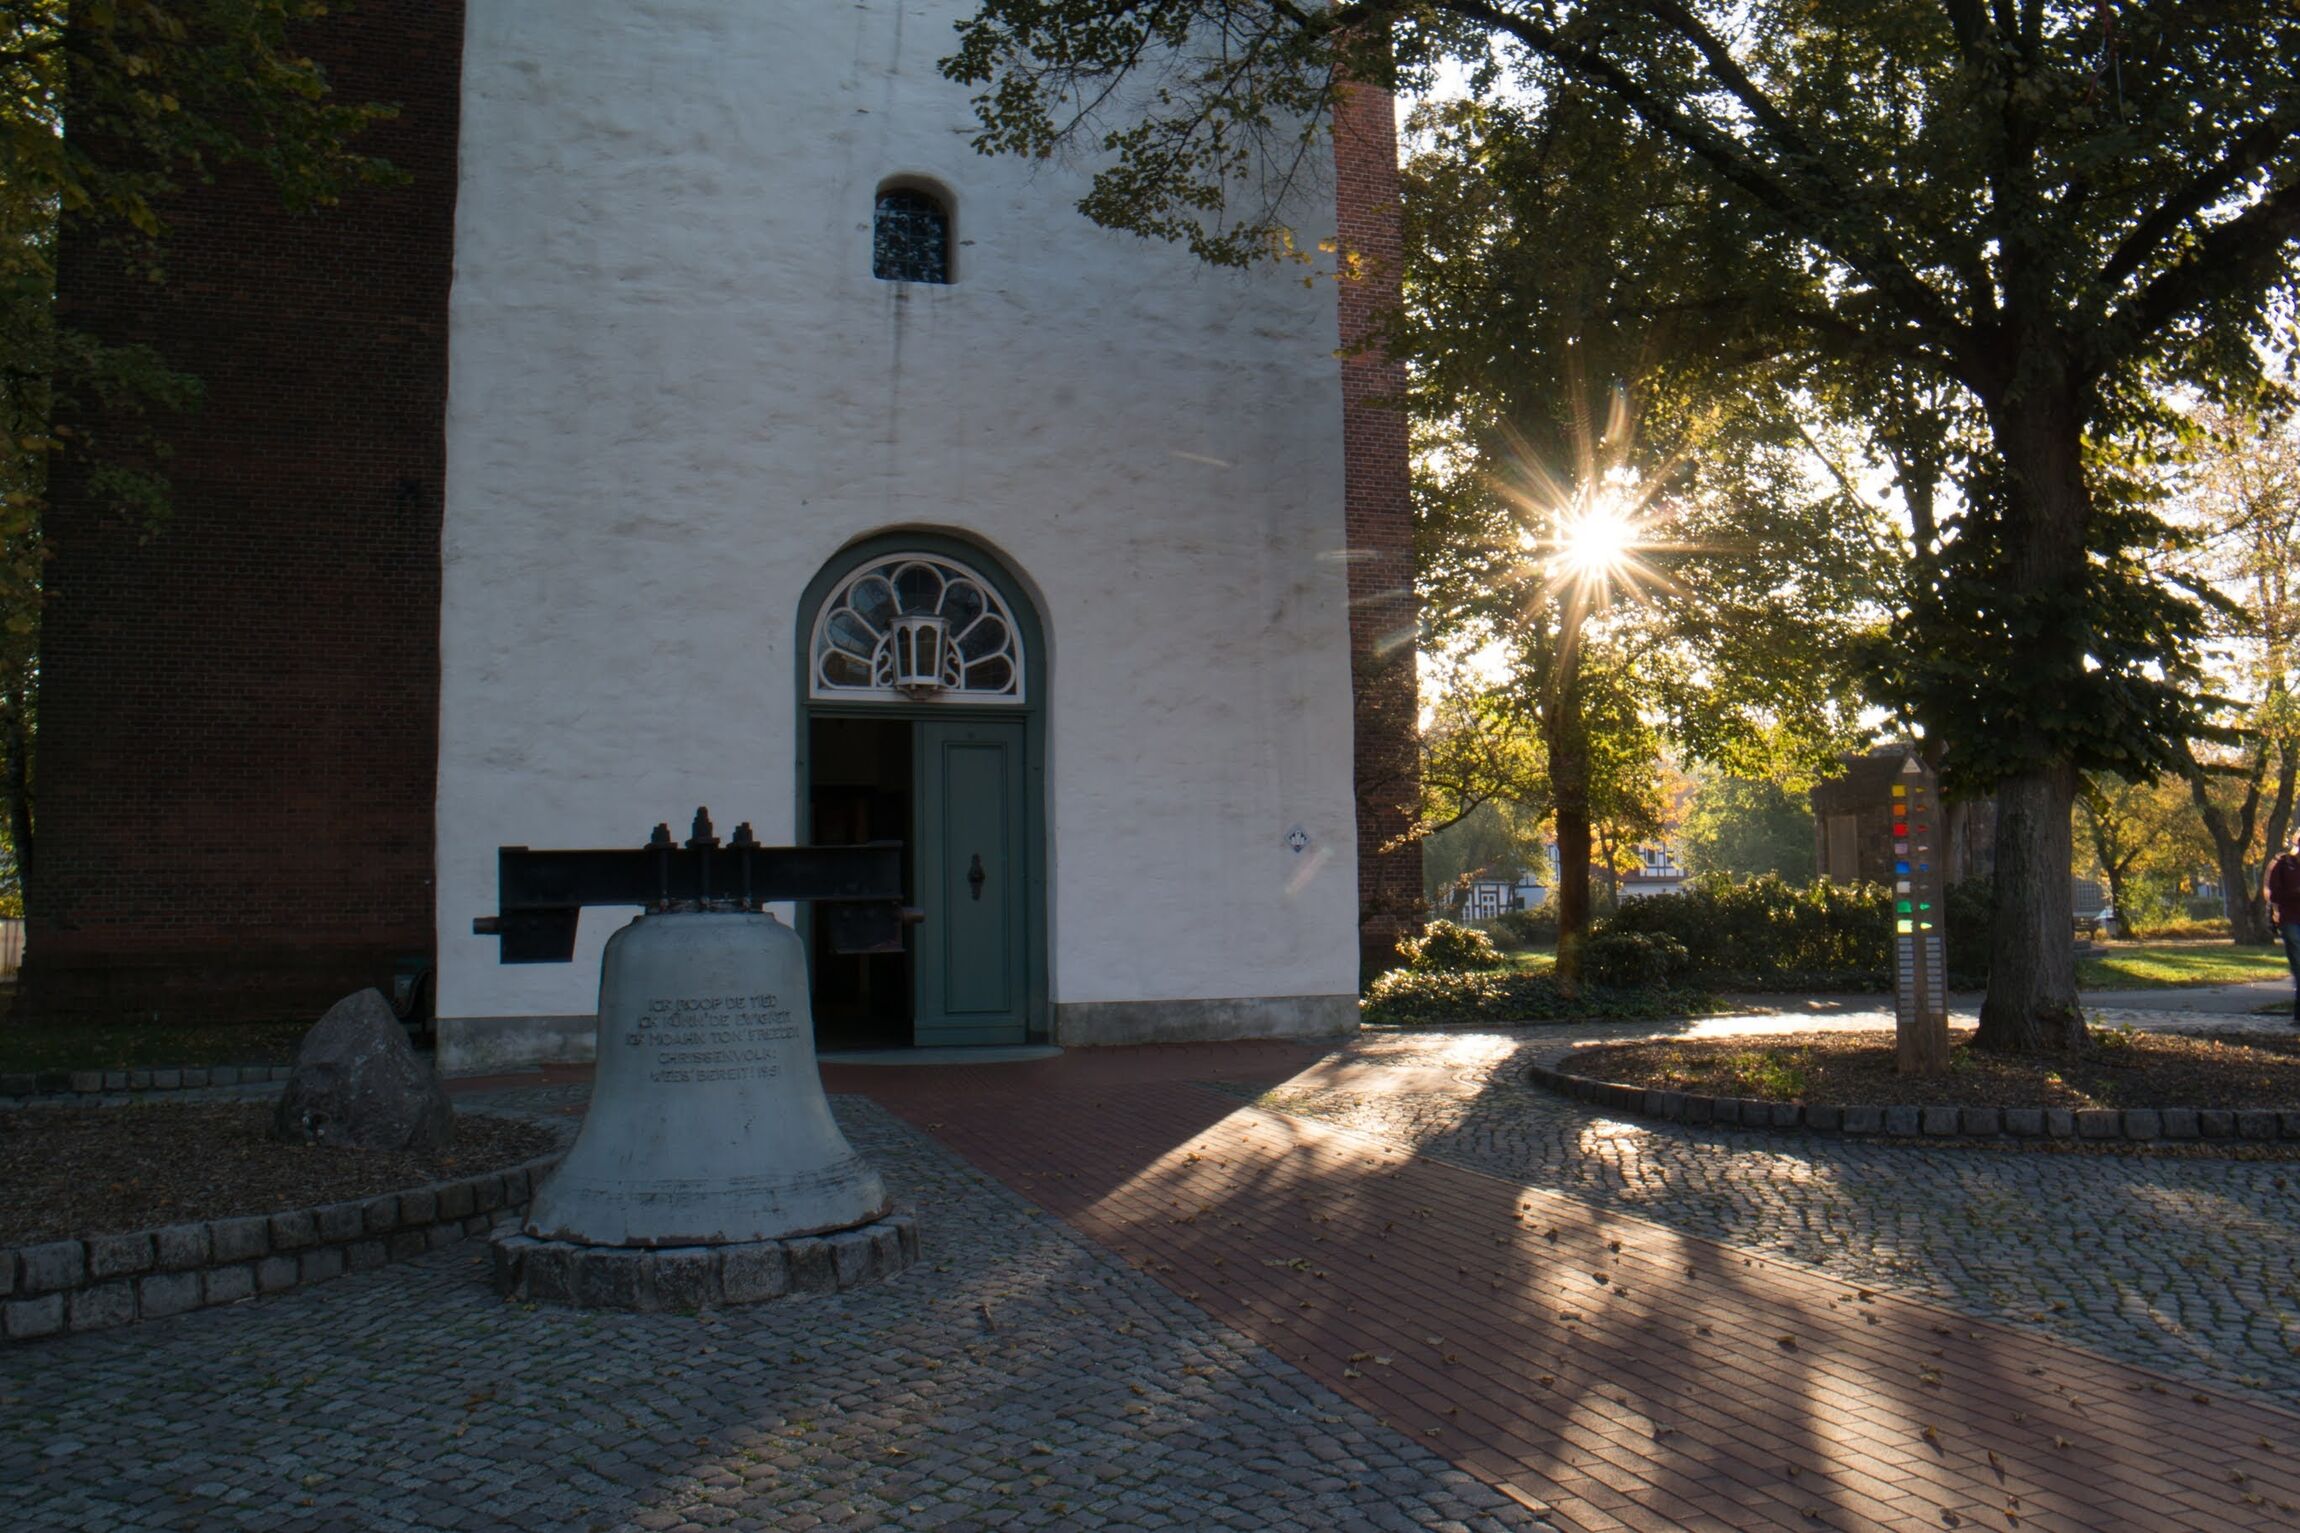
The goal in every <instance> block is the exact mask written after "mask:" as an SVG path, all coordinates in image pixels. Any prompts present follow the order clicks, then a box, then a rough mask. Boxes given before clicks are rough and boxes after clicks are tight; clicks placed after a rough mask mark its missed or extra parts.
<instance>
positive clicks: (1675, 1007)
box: [1360, 969, 1709, 1027]
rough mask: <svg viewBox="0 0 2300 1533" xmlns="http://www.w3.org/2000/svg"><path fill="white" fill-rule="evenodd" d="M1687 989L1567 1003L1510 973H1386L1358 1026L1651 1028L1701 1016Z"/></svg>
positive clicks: (1550, 987) (1592, 990) (1587, 995)
mask: <svg viewBox="0 0 2300 1533" xmlns="http://www.w3.org/2000/svg"><path fill="white" fill-rule="evenodd" d="M1708 1005H1709V998H1708V996H1706V995H1704V994H1702V993H1701V992H1699V991H1695V990H1686V989H1681V988H1666V987H1659V986H1654V987H1648V988H1645V989H1640V990H1618V989H1613V988H1610V987H1607V986H1603V985H1587V986H1584V987H1583V989H1582V992H1581V995H1580V997H1579V998H1578V999H1574V1000H1568V999H1567V998H1566V997H1565V994H1564V992H1562V991H1560V990H1559V989H1558V988H1557V981H1556V980H1554V979H1552V978H1551V977H1550V976H1549V975H1547V974H1527V973H1524V972H1522V971H1519V970H1513V969H1484V970H1468V971H1463V972H1457V973H1440V972H1433V971H1429V970H1415V969H1392V970H1390V971H1389V972H1388V973H1387V974H1384V975H1382V976H1381V977H1380V978H1378V979H1376V980H1375V981H1374V982H1373V983H1372V984H1371V985H1369V986H1367V987H1366V997H1365V1004H1364V1006H1363V1008H1362V1010H1361V1012H1360V1015H1361V1016H1362V1017H1363V1019H1364V1020H1365V1021H1367V1022H1369V1023H1371V1024H1373V1025H1375V1026H1377V1027H1412V1026H1423V1025H1428V1024H1431V1023H1442V1022H1473V1023H1474V1022H1483V1023H1487V1024H1489V1025H1490V1024H1499V1023H1509V1022H1651V1021H1658V1020H1660V1019H1662V1018H1665V1017H1682V1016H1686V1015H1689V1014H1698V1013H1700V1012H1702V1011H1705V1010H1707V1009H1708Z"/></svg>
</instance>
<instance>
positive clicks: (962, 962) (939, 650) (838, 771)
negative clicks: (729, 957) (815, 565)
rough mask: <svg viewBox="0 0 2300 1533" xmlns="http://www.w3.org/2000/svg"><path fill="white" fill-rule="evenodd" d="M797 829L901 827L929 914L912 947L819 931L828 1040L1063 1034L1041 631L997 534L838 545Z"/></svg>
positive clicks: (825, 593)
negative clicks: (1056, 1017) (842, 944)
mask: <svg viewBox="0 0 2300 1533" xmlns="http://www.w3.org/2000/svg"><path fill="white" fill-rule="evenodd" d="M798 658H799V667H800V674H799V687H798V699H799V719H798V729H797V740H798V793H799V803H798V812H799V826H800V839H801V840H803V841H805V842H807V843H809V844H812V845H817V846H836V845H850V844H852V843H855V842H858V841H886V840H899V841H901V842H902V843H903V845H904V848H905V859H904V860H905V875H904V876H905V894H906V899H907V901H908V903H910V904H912V905H915V906H917V907H918V908H919V909H920V910H922V911H923V912H924V913H925V920H924V921H923V922H921V923H920V924H918V925H916V926H913V927H910V928H908V929H907V934H906V936H905V938H904V945H903V951H902V952H900V953H869V954H843V953H836V952H833V951H831V950H830V947H829V945H828V944H827V943H826V942H825V941H823V940H822V939H821V937H820V936H819V935H817V934H814V933H811V932H810V933H809V946H810V951H811V953H812V956H813V963H814V976H813V979H814V1009H815V1037H816V1042H817V1045H818V1047H820V1048H824V1049H853V1048H887V1047H896V1046H901V1045H906V1044H917V1045H920V1046H939V1045H957V1044H1019V1043H1031V1042H1044V1041H1046V1039H1047V1038H1048V1036H1049V1027H1048V1020H1047V1019H1048V1015H1049V1008H1048V1005H1047V986H1046V875H1045V870H1046V834H1045V825H1046V814H1045V777H1046V773H1045V759H1046V749H1045V719H1046V708H1045V698H1046V692H1047V687H1046V665H1047V657H1046V645H1045V639H1044V633H1043V630H1042V628H1041V626H1040V623H1039V619H1038V615H1037V611H1036V609H1035V608H1034V607H1033V606H1032V605H1031V603H1030V601H1029V599H1028V597H1027V595H1026V593H1025V592H1024V591H1023V589H1022V587H1021V585H1020V583H1019V582H1018V581H1016V580H1015V578H1014V577H1013V575H1012V573H1011V572H1010V571H1008V570H1007V569H1006V568H1005V567H1004V566H1003V565H1001V564H1000V563H999V562H998V561H997V560H996V559H995V558H993V557H991V555H990V554H989V553H988V551H987V550H984V549H982V548H979V547H976V546H974V545H972V544H969V543H965V542H962V541H961V540H959V539H956V538H951V537H944V536H938V535H932V534H927V533H902V534H890V535H884V536H880V537H874V538H871V539H868V540H866V541H864V542H861V543H857V544H854V545H852V546H850V547H848V548H847V549H845V550H844V551H842V552H841V553H840V554H839V556H838V557H837V558H836V559H833V560H832V561H831V562H830V563H829V564H828V565H826V566H825V567H824V568H823V570H822V572H821V573H820V574H818V575H817V576H816V577H815V579H814V580H813V581H812V582H811V583H810V584H809V585H808V587H807V591H806V595H805V597H804V598H803V600H802V601H801V603H800V606H799V634H798Z"/></svg>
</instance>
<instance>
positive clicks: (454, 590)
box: [436, 0, 1402, 1072]
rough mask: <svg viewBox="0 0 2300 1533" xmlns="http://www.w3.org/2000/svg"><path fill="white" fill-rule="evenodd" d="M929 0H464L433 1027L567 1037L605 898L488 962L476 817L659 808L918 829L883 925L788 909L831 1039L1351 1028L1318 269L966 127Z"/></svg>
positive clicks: (1329, 381)
mask: <svg viewBox="0 0 2300 1533" xmlns="http://www.w3.org/2000/svg"><path fill="white" fill-rule="evenodd" d="M969 9H970V6H969V5H968V4H967V3H966V0H908V3H897V0H871V3H866V4H849V5H837V6H832V5H817V4H808V5H772V6H770V5H761V4H756V3H751V0H471V3H470V5H469V6H468V9H467V13H466V30H465V36H464V52H463V67H462V122H461V140H460V184H459V188H458V200H457V208H456V216H455V249H454V275H453V287H452V295H451V300H450V331H449V385H448V404H447V429H446V442H447V470H446V478H445V490H444V498H445V509H444V525H443V531H442V537H441V557H442V580H443V584H442V594H441V617H440V675H441V684H440V713H439V770H438V798H437V819H436V827H437V828H436V835H437V847H438V865H437V877H438V884H437V900H436V911H437V926H438V936H437V943H438V946H437V966H438V967H437V1013H438V1019H439V1032H440V1039H441V1063H442V1066H443V1067H444V1068H446V1069H447V1070H449V1071H450V1072H455V1071H471V1070H478V1069H485V1068H490V1067H494V1066H499V1065H506V1064H513V1063H528V1062H533V1061H537V1060H544V1059H574V1058H582V1057H587V1054H588V1049H589V1038H590V1027H591V1022H590V1014H591V1012H592V1009H593V1002H594V995H593V987H594V976H595V974H596V972H597V959H598V956H599V951H600V946H601V944H602V943H603V942H604V941H605V938H606V937H607V935H608V933H609V931H610V930H611V929H612V928H613V927H614V926H616V925H619V924H620V922H621V919H622V918H621V917H620V916H618V915H616V914H615V913H613V912H600V911H592V912H588V913H586V916H585V920H584V927H583V931H582V937H581V941H580V943H579V945H578V949H577V954H576V961H575V962H574V963H573V964H572V965H567V966H560V965H544V966H535V967H509V966H502V965H499V964H498V963H497V961H496V943H495V942H494V941H492V940H490V939H486V938H480V937H474V936H473V935H471V920H472V917H473V916H475V915H479V914H482V913H486V912H489V911H492V910H493V909H494V908H495V900H496V889H495V848H496V847H497V846H498V845H500V844H528V845H536V846H591V845H626V844H635V843H636V842H638V841H640V840H642V839H644V837H645V835H646V832H647V830H648V828H649V827H650V826H651V825H652V824H653V823H654V822H655V821H657V820H665V819H667V820H671V821H673V822H674V824H680V823H683V820H682V816H684V815H685V814H687V813H689V812H691V811H692V810H693V808H694V807H695V806H696V805H698V804H707V805H709V806H710V808H711V810H712V811H713V813H714V815H715V816H717V817H718V819H719V821H720V822H721V824H722V826H731V825H732V824H733V823H734V822H735V821H737V820H739V819H747V820H749V821H751V822H752V824H753V826H754V827H755V829H756V832H757V834H758V836H759V838H760V839H761V840H763V841H766V842H769V843H794V842H797V843H807V842H814V843H831V842H841V841H850V840H859V839H874V838H899V839H901V840H902V841H903V842H904V843H906V845H907V846H908V847H909V848H910V849H911V851H910V861H911V878H912V896H911V899H912V903H914V904H916V905H918V906H920V907H921V908H922V909H923V910H924V911H925V913H926V919H925V921H924V923H923V925H921V926H920V927H918V928H916V929H915V931H914V936H913V943H914V946H913V950H912V951H911V952H909V953H906V954H903V955H888V956H880V957H873V958H867V959H865V958H852V957H839V956H837V955H833V954H829V953H828V952H827V951H825V950H823V949H820V948H818V949H817V950H816V952H815V964H816V969H815V976H814V983H815V990H816V1004H817V1012H818V1027H819V1031H820V1036H821V1038H822V1041H823V1044H824V1046H825V1047H826V1048H836V1047H840V1046H902V1045H911V1044H918V1045H941V1044H989V1043H1022V1042H1026V1041H1048V1042H1054V1043H1059V1044H1064V1045H1087V1044H1106V1043H1127V1042H1143V1041H1157V1040H1181V1039H1202V1038H1226V1037H1249V1036H1284V1035H1316V1036H1324V1035H1332V1034H1336V1033H1340V1032H1343V1031H1346V1030H1348V1029H1350V1028H1353V1027H1354V1026H1355V1025H1356V996H1357V986H1358V977H1359V960H1360V930H1359V928H1360V913H1361V912H1360V879H1359V874H1358V863H1359V854H1360V848H1359V845H1358V840H1359V832H1358V828H1357V826H1358V814H1359V808H1358V803H1357V797H1356V792H1355V788H1354V776H1353V760H1354V754H1353V675H1352V655H1353V649H1352V631H1351V614H1352V607H1351V580H1352V577H1351V571H1350V554H1351V546H1350V542H1351V540H1350V528H1349V525H1348V523H1347V521H1346V518H1345V490H1346V482H1345V481H1346V478H1347V464H1346V461H1345V459H1346V454H1345V432H1344V421H1345V398H1344V372H1345V368H1344V365H1343V364H1342V363H1341V362H1340V361H1338V360H1337V355H1336V352H1337V347H1338V346H1339V344H1340V334H1339V331H1338V329H1337V318H1336V309H1337V302H1336V290H1335V287H1334V285H1333V284H1331V283H1326V282H1315V283H1312V284H1310V285H1307V286H1305V285H1304V283H1303V281H1302V278H1301V274H1300V272H1299V271H1298V270H1276V269H1263V270H1256V271H1251V272H1231V271H1217V270H1213V269H1209V268H1207V267H1204V266H1202V265H1200V264H1198V263H1197V262H1196V261H1195V260H1194V259H1193V258H1192V257H1191V256H1190V255H1189V254H1188V253H1187V252H1185V251H1183V250H1180V249H1177V248H1173V247H1170V246H1167V245H1162V244H1158V243H1153V242H1146V241H1142V240H1138V239H1135V238H1132V237H1130V236H1124V235H1119V234H1114V233H1111V232H1108V231H1105V230H1102V229H1099V228H1097V227H1095V226H1094V225H1092V224H1091V223H1089V222H1088V221H1087V220H1086V219H1085V218H1084V217H1083V216H1082V215H1081V214H1079V213H1078V212H1077V211H1076V208H1075V203H1076V201H1077V199H1078V197H1079V195H1080V194H1081V192H1082V191H1083V190H1084V172H1083V171H1081V170H1078V169H1075V168H1070V167H1064V166H1061V165H1031V164H1026V163H1023V162H1021V161H1019V160H1015V159H1010V158H989V157H985V156H982V155H980V154H978V153H976V152H975V150H974V149H973V148H972V147H971V144H970V138H971V135H972V133H973V131H974V123H973V118H972V113H971V110H970V108H969V104H968V93H967V90H966V89H965V88H964V87H961V86H957V85H954V84H951V83H950V82H948V81H946V80H945V79H943V78H942V76H941V74H940V73H939V71H938V69H937V62H938V60H939V59H940V58H941V57H942V56H943V55H945V54H946V53H948V52H949V51H950V50H951V48H952V47H953V44H954V38H953V33H952V30H951V23H952V22H953V21H954V20H955V19H957V18H958V17H959V16H961V15H963V14H965V13H966V12H967V11H968V10H969ZM1381 109H1382V110H1383V111H1385V112H1386V110H1387V108H1386V104H1385V105H1383V106H1382V108H1381ZM1384 152H1385V153H1387V149H1386V146H1385V148H1384ZM1339 179H1340V180H1341V181H1342V182H1343V183H1344V185H1345V188H1346V185H1347V182H1348V177H1347V175H1345V176H1343V177H1341V178H1339ZM1318 195H1320V196H1322V198H1323V201H1322V202H1321V203H1314V204H1311V205H1307V206H1305V207H1303V208H1302V209H1301V211H1300V214H1299V223H1300V225H1301V230H1302V233H1303V235H1304V236H1305V237H1306V238H1307V237H1315V236H1324V235H1329V234H1331V233H1332V232H1333V231H1334V229H1335V227H1336V217H1337V215H1336V208H1335V204H1334V199H1335V191H1334V186H1333V184H1332V183H1331V182H1329V183H1328V184H1327V185H1326V186H1325V188H1324V189H1323V191H1322V193H1319V194H1318ZM1345 195H1346V191H1345ZM1398 451H1400V452H1402V437H1401V438H1400V439H1399V446H1398ZM1400 462H1401V463H1402V458H1401V459H1400Z"/></svg>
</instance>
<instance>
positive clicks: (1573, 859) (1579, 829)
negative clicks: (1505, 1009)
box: [1557, 792, 1589, 995]
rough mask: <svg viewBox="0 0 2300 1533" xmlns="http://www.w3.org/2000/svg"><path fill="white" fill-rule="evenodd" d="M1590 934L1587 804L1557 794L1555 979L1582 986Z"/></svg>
mask: <svg viewBox="0 0 2300 1533" xmlns="http://www.w3.org/2000/svg"><path fill="white" fill-rule="evenodd" d="M1588 937H1589V806H1588V803H1587V801H1586V800H1583V801H1581V802H1578V803H1570V804H1569V803H1568V802H1567V800H1566V796H1565V794H1564V793H1562V792H1561V793H1559V794H1558V796H1557V983H1558V985H1559V986H1560V987H1561V988H1563V989H1564V991H1565V993H1566V994H1568V995H1576V994H1579V993H1580V989H1581V947H1582V944H1583V943H1584V942H1585V941H1587V940H1588Z"/></svg>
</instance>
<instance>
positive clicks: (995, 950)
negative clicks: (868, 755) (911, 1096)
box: [912, 719, 1030, 1046]
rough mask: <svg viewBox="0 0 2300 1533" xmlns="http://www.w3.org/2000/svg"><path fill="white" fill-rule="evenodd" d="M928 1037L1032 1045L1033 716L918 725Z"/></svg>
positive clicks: (922, 1026) (924, 1026) (924, 1032)
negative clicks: (1029, 826)
mask: <svg viewBox="0 0 2300 1533" xmlns="http://www.w3.org/2000/svg"><path fill="white" fill-rule="evenodd" d="M916 749H917V752H918V756H917V771H916V773H915V774H914V776H913V777H912V781H913V782H914V783H915V784H916V785H917V793H918V815H917V818H916V819H915V821H914V822H913V823H915V824H916V825H917V826H918V891H919V898H920V900H921V903H922V904H923V906H924V908H925V911H926V922H925V924H924V925H923V926H921V927H920V928H919V933H918V1009H917V1012H916V1018H917V1021H916V1039H917V1042H918V1043H919V1044H920V1045H921V1046H932V1045H936V1044H984V1043H1021V1042H1023V1041H1024V1038H1025V1034H1026V1031H1027V1028H1028V1026H1029V1015H1030V999H1029V972H1030V970H1029V918H1028V917H1029V909H1030V906H1029V902H1028V900H1027V898H1026V895H1027V892H1028V891H1027V887H1026V880H1027V871H1028V868H1029V861H1028V857H1027V848H1026V844H1025V841H1024V836H1023V829H1024V824H1025V821H1024V810H1025V796H1024V795H1025V788H1024V762H1023V725H1022V723H1021V721H1020V720H1015V721H1011V722H1010V721H1007V720H1003V719H1001V720H992V721H987V722H981V723H972V722H969V723H943V722H940V721H935V722H921V723H920V724H919V725H918V728H917V733H916Z"/></svg>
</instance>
